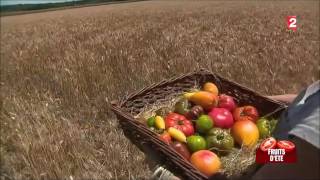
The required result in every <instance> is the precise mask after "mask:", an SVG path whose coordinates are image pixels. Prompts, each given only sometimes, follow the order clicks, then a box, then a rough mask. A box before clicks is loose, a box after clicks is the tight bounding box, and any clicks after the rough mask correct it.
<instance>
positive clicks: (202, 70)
mask: <svg viewBox="0 0 320 180" xmlns="http://www.w3.org/2000/svg"><path fill="white" fill-rule="evenodd" d="M194 74H209V75H213V76H215V77H218V78H220V79H223V80H225V81H228V82H229V83H231V84H233V85H236V86H239V87H241V88H243V89H245V90H247V91H250V92H251V93H252V94H254V95H256V96H260V97H262V98H264V99H265V100H267V101H269V102H273V103H275V104H278V105H279V106H281V109H282V108H287V107H288V105H286V104H285V103H283V102H280V101H276V100H273V99H271V98H269V97H267V96H265V95H262V94H261V93H259V92H256V91H254V90H253V89H251V88H248V87H246V86H244V85H241V84H239V83H237V82H235V81H233V80H230V79H228V78H224V77H222V76H221V75H220V74H218V73H215V72H212V71H210V70H208V69H205V68H200V69H197V70H194V71H191V72H188V73H182V74H180V75H177V76H174V77H172V78H168V79H163V80H162V81H160V82H157V83H153V84H151V85H150V86H146V87H143V88H141V89H138V90H135V91H133V92H132V93H129V94H128V95H126V96H124V97H123V98H121V99H120V100H112V101H111V102H110V104H111V106H118V107H120V108H121V107H122V106H123V105H124V104H125V103H126V102H127V101H129V100H130V99H132V98H134V97H135V96H137V95H139V94H142V93H144V92H146V91H149V90H151V89H153V88H154V87H157V86H161V85H164V84H166V83H169V82H172V81H177V80H179V79H183V78H185V77H187V76H190V75H194Z"/></svg>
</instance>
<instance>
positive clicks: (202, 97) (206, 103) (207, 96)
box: [188, 91, 218, 110]
mask: <svg viewBox="0 0 320 180" xmlns="http://www.w3.org/2000/svg"><path fill="white" fill-rule="evenodd" d="M188 100H190V101H191V102H193V103H195V104H196V105H200V106H202V107H203V108H204V109H206V110H210V109H212V108H214V107H216V106H217V105H218V96H217V95H214V94H212V93H210V92H207V91H198V92H195V93H194V94H193V95H192V96H190V98H189V99H188Z"/></svg>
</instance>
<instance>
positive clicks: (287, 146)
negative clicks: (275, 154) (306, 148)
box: [277, 140, 296, 152]
mask: <svg viewBox="0 0 320 180" xmlns="http://www.w3.org/2000/svg"><path fill="white" fill-rule="evenodd" d="M277 147H278V148H280V149H284V150H285V151H286V152H290V151H292V150H293V149H294V148H295V147H296V146H295V145H294V144H293V143H292V142H290V141H286V140H282V141H278V142H277Z"/></svg>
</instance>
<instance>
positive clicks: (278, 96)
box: [267, 94, 297, 104]
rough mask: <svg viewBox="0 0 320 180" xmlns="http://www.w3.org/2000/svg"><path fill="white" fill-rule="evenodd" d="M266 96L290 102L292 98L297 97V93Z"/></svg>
mask: <svg viewBox="0 0 320 180" xmlns="http://www.w3.org/2000/svg"><path fill="white" fill-rule="evenodd" d="M267 97H268V98H270V99H272V100H275V101H280V102H283V103H285V104H291V103H292V102H293V100H294V99H295V98H296V97H297V94H283V95H274V96H267Z"/></svg>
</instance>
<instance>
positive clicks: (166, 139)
mask: <svg viewBox="0 0 320 180" xmlns="http://www.w3.org/2000/svg"><path fill="white" fill-rule="evenodd" d="M159 138H160V139H161V140H162V141H163V142H165V143H167V144H169V145H170V144H171V143H172V140H171V136H170V134H169V133H168V132H166V131H165V132H163V133H162V134H161V135H159Z"/></svg>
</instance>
